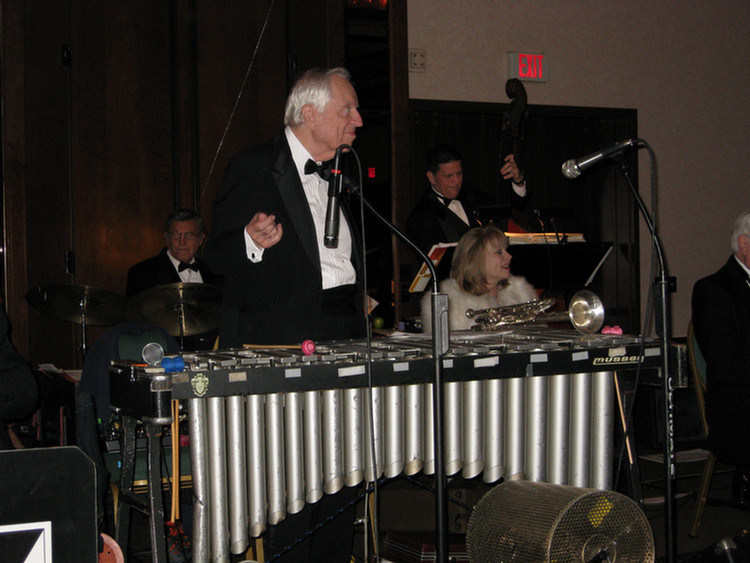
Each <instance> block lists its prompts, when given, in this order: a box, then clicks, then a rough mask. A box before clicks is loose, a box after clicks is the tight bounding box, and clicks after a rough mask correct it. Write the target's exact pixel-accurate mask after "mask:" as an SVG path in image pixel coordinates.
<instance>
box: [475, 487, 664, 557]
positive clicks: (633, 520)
mask: <svg viewBox="0 0 750 563" xmlns="http://www.w3.org/2000/svg"><path fill="white" fill-rule="evenodd" d="M466 547H467V551H468V554H469V560H470V561H471V562H472V563H505V562H513V563H527V562H528V563H540V562H542V561H546V562H550V563H551V562H554V563H593V562H596V561H609V562H612V563H615V562H618V563H628V562H633V563H653V561H654V537H653V534H652V532H651V528H650V527H649V524H648V520H647V519H646V517H645V515H644V514H643V512H642V511H641V510H640V508H638V506H637V505H636V504H635V503H634V502H633V501H632V500H630V499H629V498H628V497H626V496H623V495H621V494H619V493H616V492H613V491H603V490H595V489H581V488H577V487H570V486H566V485H552V484H550V483H539V482H531V481H511V482H507V483H502V484H500V485H498V486H496V487H494V488H493V489H492V490H490V491H489V492H488V493H487V494H485V495H484V496H483V497H482V498H481V500H480V501H479V503H478V504H477V506H476V508H475V509H474V511H473V513H472V515H471V518H470V519H469V524H468V528H467V530H466Z"/></svg>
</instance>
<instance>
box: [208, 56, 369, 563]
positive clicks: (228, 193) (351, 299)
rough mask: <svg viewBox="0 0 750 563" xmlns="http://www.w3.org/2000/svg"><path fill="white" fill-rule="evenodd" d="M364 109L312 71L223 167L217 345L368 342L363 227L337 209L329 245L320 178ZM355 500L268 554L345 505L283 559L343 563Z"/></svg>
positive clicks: (331, 499)
mask: <svg viewBox="0 0 750 563" xmlns="http://www.w3.org/2000/svg"><path fill="white" fill-rule="evenodd" d="M357 108H358V100H357V94H356V92H355V90H354V87H353V86H352V84H351V83H350V81H349V73H348V72H347V71H346V70H345V69H343V68H332V69H313V70H309V71H307V72H306V73H304V74H303V75H302V76H301V77H300V78H299V79H298V80H297V81H296V83H295V84H294V85H293V87H292V89H291V92H290V94H289V97H288V98H287V103H286V110H285V116H284V124H285V128H284V129H283V131H281V133H280V134H278V135H277V136H276V137H274V138H273V139H272V140H270V141H268V142H267V143H265V144H262V145H260V146H256V147H252V148H249V149H245V150H243V151H241V152H240V153H238V154H237V155H235V156H234V157H233V158H232V159H231V161H230V163H229V164H228V166H227V169H226V172H225V176H224V180H223V183H222V186H221V188H220V190H219V192H218V193H217V195H216V199H215V201H214V209H213V231H212V233H211V235H210V236H209V238H208V240H207V242H206V252H205V256H206V260H207V261H208V263H209V265H210V266H211V268H212V269H213V270H214V271H215V272H217V273H218V274H220V275H222V276H224V293H223V304H222V313H221V327H220V331H219V343H220V346H221V347H222V348H224V347H229V346H241V345H243V344H250V343H261V344H299V343H300V342H302V341H303V340H305V339H313V340H318V341H319V340H334V339H343V338H353V337H359V336H363V335H364V334H365V328H366V324H365V322H366V321H365V314H364V311H363V305H364V289H363V285H362V279H361V277H360V275H359V274H358V272H359V264H360V263H361V261H362V257H361V250H360V249H359V246H358V245H357V243H356V241H357V237H356V230H355V229H354V226H353V224H352V223H351V221H350V217H349V214H348V212H347V209H346V207H345V206H342V209H341V216H340V221H339V224H340V231H339V236H338V245H337V246H336V247H335V248H328V247H327V246H325V244H324V233H325V216H326V204H327V198H328V195H327V193H328V181H327V177H326V174H325V173H324V172H323V171H318V165H321V164H322V163H324V162H326V161H329V160H331V159H332V158H333V157H334V156H335V153H336V150H337V148H339V147H340V146H341V145H351V144H352V143H353V142H354V139H355V138H356V130H357V128H358V127H361V126H362V117H361V116H360V114H359V111H358V109H357ZM355 493H356V491H355V490H354V489H353V488H350V487H344V488H343V489H342V490H341V491H340V492H338V493H336V494H334V495H324V497H323V498H322V499H321V500H319V501H318V502H316V503H314V504H308V505H307V506H305V508H304V509H303V510H302V511H301V512H300V513H297V514H293V515H292V514H290V515H288V516H287V517H286V519H285V520H283V521H282V522H281V523H280V524H279V525H276V526H270V527H269V530H268V532H267V533H266V538H265V539H266V549H267V551H269V552H270V553H271V554H272V555H273V554H275V553H278V552H279V551H280V550H283V549H284V548H285V547H286V546H288V545H290V544H292V543H293V542H294V541H295V539H296V538H297V537H299V535H300V534H304V533H306V532H308V531H310V530H312V528H313V527H314V526H315V524H317V523H318V522H321V521H323V520H324V519H325V518H326V517H328V516H329V515H332V514H335V513H336V512H338V511H339V510H340V509H342V510H343V509H346V511H345V515H344V516H342V517H339V518H337V519H336V521H335V522H333V523H332V524H331V525H328V526H325V527H323V528H322V529H321V530H319V531H317V532H316V533H315V534H313V535H312V537H308V538H307V539H306V540H305V541H303V542H302V543H301V544H298V545H296V546H295V547H294V548H293V549H292V550H291V551H288V552H287V553H286V554H285V555H284V556H283V557H282V558H281V559H279V561H289V562H291V561H294V562H299V563H304V562H306V561H314V562H321V563H322V562H327V563H328V562H330V563H345V562H348V561H349V558H350V556H351V552H352V540H353V520H354V509H353V507H352V506H349V505H350V502H351V501H352V500H354V499H355V498H356V494H355ZM347 506H349V508H348V509H347V508H346V507H347Z"/></svg>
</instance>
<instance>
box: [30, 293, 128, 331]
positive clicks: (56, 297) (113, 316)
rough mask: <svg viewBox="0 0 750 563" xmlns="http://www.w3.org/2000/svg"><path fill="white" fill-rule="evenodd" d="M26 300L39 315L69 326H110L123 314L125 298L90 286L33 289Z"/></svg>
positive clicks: (121, 318) (121, 317)
mask: <svg viewBox="0 0 750 563" xmlns="http://www.w3.org/2000/svg"><path fill="white" fill-rule="evenodd" d="M26 300H27V301H28V302H29V304H31V306H33V307H34V308H36V309H38V310H39V311H41V312H42V313H45V314H47V315H50V316H52V317H55V318H57V319H62V320H64V321H68V322H71V323H78V324H84V323H85V324H87V325H94V326H112V325H114V324H117V323H119V322H121V321H122V320H123V318H124V315H125V297H123V296H122V295H118V294H117V293H114V292H112V291H108V290H106V289H100V288H98V287H93V286H90V285H48V286H40V287H35V288H33V289H30V290H29V291H28V292H27V293H26Z"/></svg>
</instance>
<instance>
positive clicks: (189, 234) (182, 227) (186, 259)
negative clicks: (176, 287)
mask: <svg viewBox="0 0 750 563" xmlns="http://www.w3.org/2000/svg"><path fill="white" fill-rule="evenodd" d="M164 238H165V240H166V241H167V246H166V247H164V248H163V249H162V251H161V252H160V253H159V254H157V255H156V256H153V257H151V258H149V259H147V260H144V261H143V262H138V263H137V264H135V265H134V266H131V267H130V269H129V270H128V282H127V286H126V289H125V296H126V297H127V298H128V299H131V298H132V297H135V296H136V295H138V294H139V293H142V292H144V291H146V290H148V289H151V288H153V287H157V286H160V285H171V284H176V283H180V282H182V283H206V284H212V285H220V284H221V278H220V277H219V276H217V275H215V274H214V273H212V272H211V270H209V268H208V266H207V265H206V263H205V262H204V261H203V260H201V259H200V258H198V257H197V256H196V254H197V253H198V250H199V249H200V247H201V245H202V244H203V241H204V240H205V238H206V227H205V225H204V224H203V219H201V216H200V215H198V214H197V213H196V212H195V211H192V210H191V209H177V210H176V211H173V212H172V213H170V214H169V217H167V221H166V223H165V224H164ZM162 328H165V329H166V328H167V327H162ZM217 334H218V329H217V330H211V331H208V332H205V333H202V334H197V335H192V336H187V337H185V338H184V339H183V341H182V345H183V346H184V349H185V350H209V349H211V348H213V346H214V342H215V340H216V335H217ZM172 336H175V337H176V336H178V335H176V334H172Z"/></svg>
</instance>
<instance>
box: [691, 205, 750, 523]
mask: <svg viewBox="0 0 750 563" xmlns="http://www.w3.org/2000/svg"><path fill="white" fill-rule="evenodd" d="M730 244H731V247H732V252H733V255H732V256H730V257H729V260H727V263H726V264H724V266H722V267H721V268H720V269H719V270H718V271H717V272H716V273H714V274H712V275H710V276H708V277H705V278H703V279H701V280H698V282H696V284H695V286H694V287H693V301H692V305H693V327H694V330H695V337H696V340H697V342H698V347H699V348H700V350H701V353H702V354H703V357H704V358H705V360H706V385H707V391H706V415H707V418H708V427H709V433H708V440H709V446H710V448H711V451H712V452H713V453H714V455H715V456H716V457H717V458H718V459H719V460H721V461H724V462H725V463H729V464H733V465H735V466H736V468H737V469H736V470H735V479H734V487H733V488H734V493H735V496H736V497H737V500H738V501H739V503H740V505H741V506H742V507H743V508H749V509H750V440H748V436H750V211H747V212H745V213H743V214H742V215H740V216H739V218H738V219H737V221H736V222H735V224H734V229H733V230H732V235H731V238H730Z"/></svg>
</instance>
